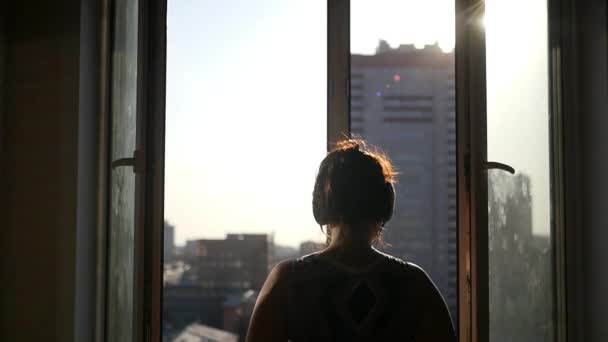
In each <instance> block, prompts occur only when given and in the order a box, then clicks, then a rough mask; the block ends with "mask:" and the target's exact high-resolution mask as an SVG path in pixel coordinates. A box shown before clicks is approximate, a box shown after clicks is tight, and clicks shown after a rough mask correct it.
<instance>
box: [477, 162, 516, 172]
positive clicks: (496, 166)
mask: <svg viewBox="0 0 608 342" xmlns="http://www.w3.org/2000/svg"><path fill="white" fill-rule="evenodd" d="M483 169H484V170H490V169H499V170H503V171H507V172H508V173H510V174H512V175H514V174H515V169H514V168H512V167H511V166H509V165H507V164H503V163H499V162H493V161H487V162H484V163H483Z"/></svg>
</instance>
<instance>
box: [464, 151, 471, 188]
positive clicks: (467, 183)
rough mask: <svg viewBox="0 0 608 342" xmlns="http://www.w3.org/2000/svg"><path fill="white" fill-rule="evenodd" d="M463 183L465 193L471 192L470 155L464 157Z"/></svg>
mask: <svg viewBox="0 0 608 342" xmlns="http://www.w3.org/2000/svg"><path fill="white" fill-rule="evenodd" d="M464 182H465V188H466V190H467V192H471V154H470V153H468V152H467V153H466V154H465V155H464Z"/></svg>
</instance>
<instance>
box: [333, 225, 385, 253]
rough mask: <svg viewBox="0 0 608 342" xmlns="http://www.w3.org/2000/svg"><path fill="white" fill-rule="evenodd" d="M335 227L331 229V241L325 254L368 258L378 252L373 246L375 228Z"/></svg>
mask: <svg viewBox="0 0 608 342" xmlns="http://www.w3.org/2000/svg"><path fill="white" fill-rule="evenodd" d="M357 228H358V229H353V228H352V227H345V226H333V227H330V228H329V229H330V235H331V241H330V243H329V245H328V246H327V248H326V249H325V251H324V252H326V253H328V254H336V255H343V256H345V257H349V256H354V255H356V256H366V255H370V254H371V253H374V254H375V252H376V250H375V249H374V247H373V246H372V243H373V238H372V234H371V231H372V229H373V227H357ZM355 232H356V233H355Z"/></svg>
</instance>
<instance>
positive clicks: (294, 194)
mask: <svg viewBox="0 0 608 342" xmlns="http://www.w3.org/2000/svg"><path fill="white" fill-rule="evenodd" d="M374 4H375V5H374V6H372V5H370V4H369V2H366V1H353V2H352V11H353V12H352V17H353V20H354V19H355V18H358V17H359V18H360V17H369V16H372V17H373V18H372V19H370V20H371V21H370V20H368V24H369V25H363V26H362V27H359V26H360V25H359V26H353V27H352V35H353V39H352V40H351V43H352V46H351V47H352V51H353V53H362V54H365V53H367V54H369V53H373V51H374V49H375V48H376V46H377V44H378V41H379V40H380V39H386V40H387V41H388V42H389V44H391V46H398V45H399V44H407V43H412V44H417V46H419V47H420V46H422V45H424V44H434V43H435V42H439V43H440V46H442V47H443V48H445V49H447V50H451V48H452V47H453V36H454V33H453V32H454V25H453V21H454V18H453V13H454V9H453V3H450V1H428V2H424V3H419V2H413V1H384V2H382V1H380V2H375V3H374ZM441 4H443V5H441ZM414 6H416V7H415V8H416V12H412V11H410V10H408V8H414ZM386 8H392V9H394V11H388V12H387V11H385V10H384V9H386ZM437 8H441V9H442V10H441V11H438V10H437ZM431 14H432V15H433V20H422V19H424V18H425V17H426V18H429V16H430V15H431ZM259 18H264V20H259ZM326 19H327V18H326V3H325V1H318V2H308V1H294V2H289V3H286V2H282V1H274V2H273V1H267V2H263V3H262V4H260V3H255V4H252V3H251V2H248V1H230V2H226V3H219V4H218V3H216V2H211V1H187V0H179V1H172V2H169V8H168V32H167V34H168V37H167V38H168V39H167V43H168V46H167V62H168V63H167V128H166V133H167V135H166V137H167V138H166V171H165V172H166V187H165V193H166V202H165V214H166V216H165V217H166V218H167V219H168V220H169V221H170V222H171V223H172V224H174V225H175V226H176V236H175V239H176V243H177V244H184V243H185V241H186V240H187V239H192V238H194V237H206V238H221V237H222V236H223V235H224V234H225V233H240V232H245V233H271V232H274V236H275V241H276V242H277V243H280V244H284V245H291V246H296V245H297V244H298V243H299V242H301V241H306V240H313V241H324V240H325V236H324V235H323V234H322V233H321V230H320V228H319V226H318V225H317V224H316V222H315V221H314V218H313V215H312V209H311V200H312V188H313V184H314V177H315V174H316V170H317V168H318V165H319V163H320V162H321V160H322V158H323V157H324V156H325V153H326V139H327V138H326V121H327V116H326V110H327V106H326V100H327V99H326V98H327V94H326V82H327V72H326V70H327V65H326V61H327V50H326V49H327V28H326V21H327V20H326ZM399 20H401V21H402V22H407V24H403V25H399V24H398V22H399ZM359 21H360V20H359ZM416 25H417V26H416ZM276 27H281V28H282V29H281V30H276V29H275V28H276ZM416 28H417V29H416ZM445 37H447V38H448V39H446V38H445ZM450 37H452V39H451V40H452V43H450V39H449V38H450ZM450 45H451V46H450ZM210 52H212V53H210ZM244 55H246V58H243V56H244ZM218 56H220V57H218ZM294 104H295V105H294ZM235 122H238V123H239V124H238V125H235ZM276 128H279V129H278V130H277V129H276ZM260 132H264V133H262V134H260ZM231 155H235V156H238V158H231V157H227V156H231ZM259 165H271V166H272V167H271V166H268V167H259ZM269 171H270V172H269ZM266 184H279V186H274V187H273V189H272V191H269V190H268V188H267V187H266V186H265V185H266ZM284 184H289V187H287V186H284ZM253 204H255V205H253Z"/></svg>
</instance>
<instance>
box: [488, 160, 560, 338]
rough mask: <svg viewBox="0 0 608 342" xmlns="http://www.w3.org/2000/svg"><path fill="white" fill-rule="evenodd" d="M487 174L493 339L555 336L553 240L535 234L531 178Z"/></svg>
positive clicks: (523, 175) (491, 327)
mask: <svg viewBox="0 0 608 342" xmlns="http://www.w3.org/2000/svg"><path fill="white" fill-rule="evenodd" d="M488 179H489V182H488V234H489V236H488V239H489V240H488V247H489V276H490V279H489V281H490V284H489V285H490V293H489V295H490V298H489V300H490V341H491V342H520V341H539V342H542V341H553V319H552V318H553V314H552V313H553V301H552V297H553V286H552V275H551V267H552V266H551V265H552V262H551V260H552V259H551V250H550V240H549V237H546V236H538V235H534V234H532V194H531V184H530V183H531V181H530V177H528V176H527V175H525V174H518V175H516V176H510V175H505V174H504V173H498V172H496V173H495V172H491V173H490V175H489V177H488Z"/></svg>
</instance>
